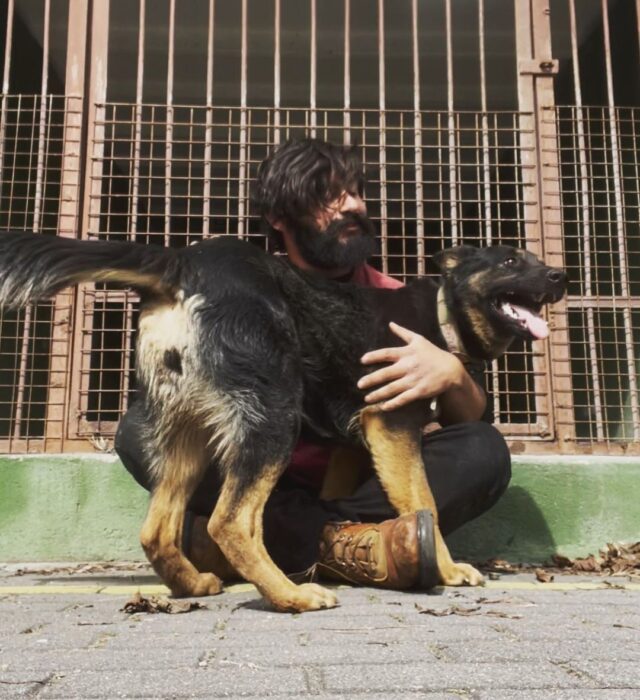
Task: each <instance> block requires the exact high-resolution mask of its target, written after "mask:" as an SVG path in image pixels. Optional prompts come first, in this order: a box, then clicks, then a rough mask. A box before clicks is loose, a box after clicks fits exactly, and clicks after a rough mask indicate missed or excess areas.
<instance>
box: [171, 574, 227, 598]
mask: <svg viewBox="0 0 640 700" xmlns="http://www.w3.org/2000/svg"><path fill="white" fill-rule="evenodd" d="M222 586H223V584H222V581H221V580H220V579H219V578H218V577H217V576H216V575H215V574H198V575H197V576H194V577H193V578H192V579H191V580H190V581H189V583H188V584H187V585H181V586H172V587H171V593H172V594H173V595H174V596H175V597H176V598H198V597H201V596H207V595H218V593H221V592H222Z"/></svg>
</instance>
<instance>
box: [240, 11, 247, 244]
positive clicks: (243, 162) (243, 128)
mask: <svg viewBox="0 0 640 700" xmlns="http://www.w3.org/2000/svg"><path fill="white" fill-rule="evenodd" d="M247 23H248V17H247V0H242V40H241V49H240V62H241V65H240V153H239V161H240V162H239V164H238V237H239V238H244V237H245V234H246V218H247V214H246V206H247V202H246V191H247V140H248V133H247Z"/></svg>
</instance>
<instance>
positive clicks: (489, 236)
mask: <svg viewBox="0 0 640 700" xmlns="http://www.w3.org/2000/svg"><path fill="white" fill-rule="evenodd" d="M484 20H485V15H484V0H479V2H478V26H479V35H480V36H479V39H480V104H481V110H482V174H483V179H484V216H485V225H484V228H485V241H486V243H487V245H491V243H492V241H493V231H492V226H491V223H492V221H491V220H492V216H491V156H490V144H489V120H488V116H487V73H486V56H485V50H486V47H485V23H484Z"/></svg>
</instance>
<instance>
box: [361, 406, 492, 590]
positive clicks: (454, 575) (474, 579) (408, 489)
mask: <svg viewBox="0 0 640 700" xmlns="http://www.w3.org/2000/svg"><path fill="white" fill-rule="evenodd" d="M412 422H414V421H411V420H409V421H407V420H405V419H404V416H403V415H402V414H401V413H400V412H398V411H394V412H390V413H385V412H383V411H380V410H379V409H376V408H373V409H368V410H367V409H365V410H364V411H363V412H362V414H361V426H362V431H363V434H364V436H365V440H366V442H367V445H368V447H369V450H370V451H371V456H372V459H373V466H374V469H375V471H376V473H377V475H378V478H379V479H380V482H381V483H382V486H383V488H384V490H385V491H386V493H387V496H388V497H389V501H390V502H391V505H392V506H393V507H394V508H396V510H397V511H398V513H399V514H400V515H404V514H405V513H415V512H417V511H419V510H423V509H429V510H430V511H431V513H432V514H433V518H434V523H435V525H436V527H435V545H436V557H437V561H438V575H439V577H440V580H441V582H442V583H444V584H445V585H447V586H462V585H465V584H466V585H470V586H477V585H479V584H481V583H482V582H483V580H484V579H483V577H482V574H481V573H480V572H479V571H477V570H476V569H474V568H473V567H472V566H470V565H469V564H458V563H456V562H454V561H453V559H452V558H451V554H450V553H449V549H448V547H447V545H446V543H445V541H444V538H443V537H442V534H441V533H440V528H439V527H438V510H437V507H436V502H435V499H434V498H433V493H432V492H431V488H430V486H429V483H428V481H427V476H426V473H425V469H424V463H423V461H422V445H421V431H420V429H419V428H415V427H414V426H413V425H411V423H412Z"/></svg>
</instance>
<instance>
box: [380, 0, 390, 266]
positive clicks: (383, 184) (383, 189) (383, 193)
mask: <svg viewBox="0 0 640 700" xmlns="http://www.w3.org/2000/svg"><path fill="white" fill-rule="evenodd" d="M385 66H386V61H385V50H384V0H378V109H379V113H380V116H379V119H380V121H379V125H380V255H381V257H382V271H383V272H384V273H387V272H388V271H389V255H388V250H387V245H388V220H387V117H386V83H385Z"/></svg>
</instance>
